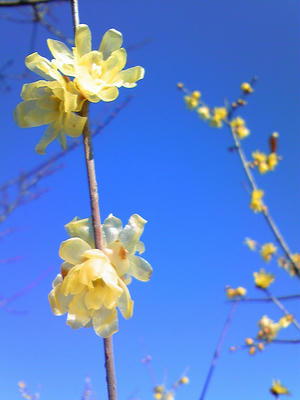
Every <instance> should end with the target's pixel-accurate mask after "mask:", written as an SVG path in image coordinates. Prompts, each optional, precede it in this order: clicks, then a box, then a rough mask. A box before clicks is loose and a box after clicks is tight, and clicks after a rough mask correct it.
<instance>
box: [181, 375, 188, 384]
mask: <svg viewBox="0 0 300 400" xmlns="http://www.w3.org/2000/svg"><path fill="white" fill-rule="evenodd" d="M189 381H190V380H189V378H188V377H187V376H183V377H182V378H180V380H179V383H181V384H182V385H187V384H188V383H189Z"/></svg>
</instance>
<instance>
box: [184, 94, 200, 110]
mask: <svg viewBox="0 0 300 400" xmlns="http://www.w3.org/2000/svg"><path fill="white" fill-rule="evenodd" d="M184 101H185V104H186V106H187V108H188V109H189V110H194V109H195V108H196V107H198V104H199V101H198V99H196V98H195V97H193V96H184Z"/></svg>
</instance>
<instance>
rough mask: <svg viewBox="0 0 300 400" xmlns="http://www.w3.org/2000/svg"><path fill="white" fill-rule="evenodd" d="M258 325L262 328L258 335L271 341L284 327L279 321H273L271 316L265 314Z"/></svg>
mask: <svg viewBox="0 0 300 400" xmlns="http://www.w3.org/2000/svg"><path fill="white" fill-rule="evenodd" d="M258 326H259V328H260V330H259V333H258V337H259V339H264V340H266V341H267V342H271V341H272V340H273V339H275V337H276V336H277V334H278V331H279V330H280V329H281V328H282V326H280V324H279V323H276V322H274V321H272V320H271V319H270V318H269V317H267V316H266V315H264V316H263V317H262V318H261V319H260V320H259V321H258Z"/></svg>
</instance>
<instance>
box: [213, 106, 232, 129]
mask: <svg viewBox="0 0 300 400" xmlns="http://www.w3.org/2000/svg"><path fill="white" fill-rule="evenodd" d="M227 114H228V112H227V109H226V108H225V107H215V108H214V111H213V115H212V117H211V119H210V121H209V124H210V126H211V127H214V128H221V127H222V126H223V121H224V120H225V118H226V117H227Z"/></svg>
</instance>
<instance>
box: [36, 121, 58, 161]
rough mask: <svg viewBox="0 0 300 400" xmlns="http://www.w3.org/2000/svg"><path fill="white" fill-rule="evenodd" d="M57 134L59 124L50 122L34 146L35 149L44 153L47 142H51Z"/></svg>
mask: <svg viewBox="0 0 300 400" xmlns="http://www.w3.org/2000/svg"><path fill="white" fill-rule="evenodd" d="M58 134H59V126H57V125H56V124H55V123H52V124H50V125H49V126H48V128H47V129H46V131H45V133H44V135H43V136H42V139H41V140H40V141H39V142H38V144H37V145H36V146H35V151H36V152H37V153H39V154H45V150H46V147H47V146H48V144H49V143H51V142H53V140H54V139H55V138H56V137H57V135H58Z"/></svg>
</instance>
